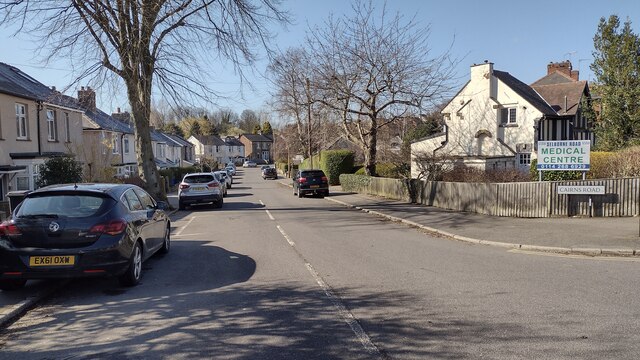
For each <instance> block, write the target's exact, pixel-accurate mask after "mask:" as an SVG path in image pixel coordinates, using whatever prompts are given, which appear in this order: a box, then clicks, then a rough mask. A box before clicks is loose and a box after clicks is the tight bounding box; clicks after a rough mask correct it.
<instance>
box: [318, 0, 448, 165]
mask: <svg viewBox="0 0 640 360" xmlns="http://www.w3.org/2000/svg"><path fill="white" fill-rule="evenodd" d="M353 11H354V16H353V17H343V18H340V19H334V18H330V19H329V20H328V21H327V22H326V24H325V27H324V28H317V29H313V30H312V31H310V34H309V36H308V38H307V48H308V49H310V56H311V58H312V59H314V62H315V64H314V66H313V67H312V69H313V71H314V74H313V77H312V79H314V80H315V81H314V82H313V83H312V84H313V86H314V87H315V88H316V90H317V93H318V94H319V97H318V99H317V101H319V102H320V103H321V104H323V105H324V106H327V107H329V108H330V109H332V110H334V111H337V112H339V114H340V117H341V121H342V128H343V130H344V132H345V134H346V136H347V137H348V139H349V140H351V141H353V142H355V143H356V144H358V145H359V146H360V147H361V148H362V150H363V152H364V154H365V169H366V173H367V174H368V175H376V151H377V141H378V130H379V129H380V128H382V127H383V126H386V125H387V124H389V123H392V122H395V121H397V120H398V119H402V118H403V117H406V116H411V115H413V116H416V115H419V114H420V113H422V112H424V110H425V109H429V108H430V107H432V106H434V105H435V104H437V103H440V102H441V101H442V99H444V98H447V97H449V96H450V94H451V92H452V90H453V85H454V84H453V80H454V75H455V74H454V69H455V66H456V63H457V60H453V59H451V57H450V52H449V50H446V51H445V52H444V53H443V54H441V55H432V53H433V52H432V49H431V47H430V44H429V41H428V40H429V34H430V29H429V28H428V27H427V28H421V27H418V24H417V23H416V22H415V20H409V21H404V19H403V18H402V17H401V16H400V15H399V14H396V15H395V17H391V18H388V17H387V16H386V15H385V13H386V12H385V8H384V7H383V8H382V9H381V11H380V12H379V15H378V12H377V11H376V9H375V7H374V6H373V2H372V1H369V2H363V1H356V2H355V3H354V5H353Z"/></svg>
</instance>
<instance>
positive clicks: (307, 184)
mask: <svg viewBox="0 0 640 360" xmlns="http://www.w3.org/2000/svg"><path fill="white" fill-rule="evenodd" d="M293 194H294V195H298V197H299V198H300V197H302V196H304V195H306V194H313V195H319V196H320V197H325V196H329V181H328V179H327V176H326V175H325V174H324V171H322V170H318V169H305V170H298V171H297V172H296V174H295V175H294V176H293Z"/></svg>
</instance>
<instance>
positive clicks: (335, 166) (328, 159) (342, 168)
mask: <svg viewBox="0 0 640 360" xmlns="http://www.w3.org/2000/svg"><path fill="white" fill-rule="evenodd" d="M353 158H354V153H353V151H349V150H325V151H321V152H320V156H317V155H315V156H314V157H313V164H314V166H313V167H314V168H316V169H318V168H319V169H321V170H322V171H324V173H325V174H326V175H327V177H328V178H329V184H330V185H339V184H340V175H341V174H347V173H351V171H353ZM310 163H311V162H310V161H309V159H305V161H303V162H302V164H300V168H301V169H309V168H310V167H311V166H310Z"/></svg>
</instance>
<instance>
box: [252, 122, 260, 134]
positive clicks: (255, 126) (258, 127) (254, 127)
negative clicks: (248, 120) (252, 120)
mask: <svg viewBox="0 0 640 360" xmlns="http://www.w3.org/2000/svg"><path fill="white" fill-rule="evenodd" d="M261 130H262V129H261V128H260V125H258V124H256V125H254V126H253V131H252V132H251V133H252V134H258V133H260V131H261Z"/></svg>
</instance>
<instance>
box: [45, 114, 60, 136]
mask: <svg viewBox="0 0 640 360" xmlns="http://www.w3.org/2000/svg"><path fill="white" fill-rule="evenodd" d="M56 115H57V114H56V111H55V109H49V108H47V109H46V111H45V116H46V118H47V141H58V124H57V120H56V118H57V116H56Z"/></svg>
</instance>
